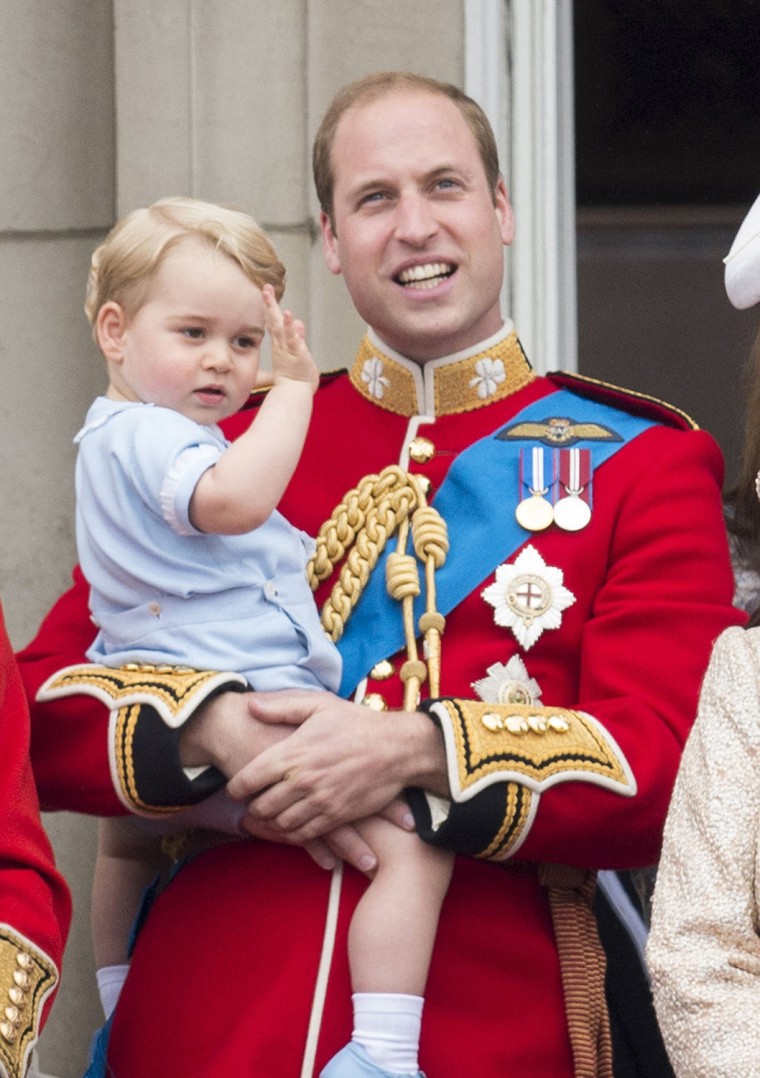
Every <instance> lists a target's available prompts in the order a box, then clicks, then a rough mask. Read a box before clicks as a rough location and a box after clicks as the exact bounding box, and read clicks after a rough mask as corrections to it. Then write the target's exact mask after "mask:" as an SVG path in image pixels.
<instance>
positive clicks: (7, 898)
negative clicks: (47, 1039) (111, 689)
mask: <svg viewBox="0 0 760 1078" xmlns="http://www.w3.org/2000/svg"><path fill="white" fill-rule="evenodd" d="M0 802H1V803H2V805H3V815H2V826H0V1000H1V1001H2V1007H0V1075H3V1076H6V1075H8V1076H10V1078H17V1076H20V1075H22V1074H25V1073H26V1065H27V1063H28V1060H29V1056H30V1054H31V1051H32V1048H33V1047H34V1044H35V1041H36V1040H37V1037H38V1035H39V1032H40V1029H41V1028H42V1026H43V1025H44V1023H45V1020H46V1019H47V1016H48V1013H49V1010H50V1005H51V1003H52V1001H53V999H54V995H55V989H56V987H57V985H58V979H59V971H60V967H61V959H62V958H63V949H64V945H65V943H66V936H67V934H68V930H69V921H70V919H71V900H70V897H69V892H68V888H67V887H66V884H65V883H64V881H63V879H62V878H61V876H60V875H59V873H58V872H57V871H56V868H55V864H54V862H53V851H52V849H51V847H50V843H49V841H48V839H47V836H46V834H45V832H44V830H43V828H42V824H41V822H40V816H39V805H38V802H37V792H36V790H35V787H34V780H33V778H32V768H31V764H30V760H29V714H28V710H27V703H26V699H25V698H24V691H23V687H22V684H21V680H20V678H19V675H18V669H17V667H16V661H15V658H14V656H13V652H12V650H11V646H10V642H9V640H8V637H7V634H6V631H5V623H4V621H3V616H2V610H0Z"/></svg>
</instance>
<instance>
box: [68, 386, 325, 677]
mask: <svg viewBox="0 0 760 1078" xmlns="http://www.w3.org/2000/svg"><path fill="white" fill-rule="evenodd" d="M75 441H76V442H77V443H78V445H79V453H78V457H77V465H76V492H77V520H76V524H77V545H78V551H79V560H80V564H81V566H82V570H83V572H84V575H85V577H86V579H87V580H88V582H89V584H90V589H91V591H90V609H91V612H92V617H93V621H94V622H95V624H96V625H97V627H98V629H99V633H98V636H97V638H96V640H95V642H94V644H93V645H92V647H91V648H90V650H89V651H88V653H87V657H88V658H89V659H90V660H91V661H92V662H97V663H104V664H106V665H108V666H120V665H122V664H123V663H125V662H150V663H171V664H178V665H180V664H181V665H187V666H191V667H194V668H196V669H199V670H229V671H236V672H239V673H242V674H243V675H244V676H245V677H246V678H247V680H248V682H249V684H250V685H251V687H252V688H253V689H256V690H269V689H282V688H291V687H304V688H327V689H330V690H332V691H335V690H336V689H337V688H338V685H339V683H340V675H341V659H340V656H339V654H338V651H337V649H336V648H335V647H334V645H333V644H332V643H331V642H330V640H329V639H328V637H327V636H326V635H325V633H324V631H323V629H322V627H321V625H320V623H319V616H318V613H317V609H316V605H315V603H314V598H313V596H312V593H311V589H310V588H309V585H308V583H307V580H306V573H305V569H306V562H307V560H308V558H309V556H310V554H311V551H312V549H313V546H314V544H313V540H312V539H310V538H309V536H307V535H306V533H305V532H302V531H299V530H298V529H296V528H294V527H293V526H292V525H291V524H289V523H288V521H287V520H285V518H284V517H283V516H282V514H281V513H278V512H277V511H275V512H273V513H272V515H271V516H270V517H269V519H268V520H266V521H265V523H264V524H262V525H261V526H260V527H259V528H256V529H255V530H254V531H252V532H248V533H246V534H245V535H208V534H205V533H203V532H199V531H198V530H197V529H195V528H194V527H193V525H192V524H191V523H190V519H189V506H190V498H191V496H192V493H193V490H194V489H195V485H196V483H197V482H198V479H199V478H200V476H201V475H202V474H203V472H204V471H205V470H206V469H207V468H209V467H210V466H211V465H213V464H214V463H215V461H216V460H218V458H219V456H220V455H221V454H222V453H223V452H224V450H225V448H226V447H227V445H228V444H229V443H228V442H227V441H226V439H225V438H224V435H223V434H222V432H221V430H220V429H219V428H218V427H216V426H204V425H202V424H199V423H195V422H194V421H193V420H191V419H187V418H186V417H185V416H183V415H180V414H179V412H174V411H172V410H170V409H168V408H160V407H157V406H155V405H151V404H140V403H131V402H120V401H112V400H109V399H107V398H106V397H98V398H97V400H96V401H95V402H94V403H93V405H92V406H91V408H90V410H89V412H88V414H87V419H86V422H85V425H84V427H83V428H82V430H81V431H80V432H79V434H78V435H77V437H76V439H75Z"/></svg>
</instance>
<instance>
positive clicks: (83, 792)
mask: <svg viewBox="0 0 760 1078" xmlns="http://www.w3.org/2000/svg"><path fill="white" fill-rule="evenodd" d="M87 603H88V587H87V583H86V582H85V579H84V577H83V576H82V573H81V571H80V570H79V569H78V568H77V569H75V570H74V585H73V587H72V588H70V589H69V591H67V592H66V593H65V594H64V595H62V596H61V598H60V599H59V600H58V602H57V603H56V604H55V606H54V607H53V608H52V610H51V611H50V613H49V614H48V615H47V617H46V618H45V620H44V621H43V622H42V625H41V626H40V629H39V632H38V633H37V636H36V637H35V638H34V640H32V642H31V643H30V644H29V645H28V646H27V647H26V648H24V649H23V650H22V651H20V652H19V654H18V664H19V669H20V671H21V677H22V680H23V683H24V688H25V690H26V694H27V698H28V700H29V705H30V709H31V716H32V743H31V755H32V764H33V766H34V775H35V779H36V781H37V787H38V789H39V792H40V800H41V802H42V807H43V809H46V810H56V809H67V810H69V811H72V812H86V813H92V814H95V815H99V816H106V815H122V814H124V812H125V809H124V806H123V805H122V804H121V802H120V801H119V799H118V797H117V796H116V793H115V791H114V787H113V783H112V781H111V773H110V768H109V763H108V718H109V715H108V709H107V708H106V707H105V706H104V705H103V704H101V703H99V702H98V701H97V700H95V699H93V698H91V697H88V696H83V695H79V696H71V697H66V698H63V699H59V700H54V701H51V702H49V703H46V704H44V705H42V704H37V703H36V702H35V696H36V694H37V690H38V689H39V687H40V685H41V684H42V683H43V682H44V681H45V680H46V678H48V677H49V676H50V675H51V674H54V673H55V672H56V671H57V670H60V669H61V668H62V667H64V666H68V665H70V664H74V663H81V662H85V661H86V660H85V651H86V650H87V648H88V647H89V646H90V644H91V643H92V641H93V639H94V636H95V630H94V628H93V625H92V622H91V620H90V614H89V608H88V605H87Z"/></svg>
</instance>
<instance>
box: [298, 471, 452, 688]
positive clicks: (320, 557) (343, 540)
mask: <svg viewBox="0 0 760 1078" xmlns="http://www.w3.org/2000/svg"><path fill="white" fill-rule="evenodd" d="M410 525H411V531H412V544H413V546H414V553H415V555H416V558H415V556H413V555H411V554H407V552H406V547H407V542H408V534H409V528H410ZM396 531H398V541H397V548H396V551H395V552H392V553H391V554H389V556H388V560H387V567H386V586H387V588H388V593H389V594H390V595H391V596H392V597H393V598H394V599H396V600H398V601H399V602H400V603H401V610H402V617H403V622H404V636H405V639H406V652H407V661H406V662H405V663H404V666H403V668H402V670H401V676H402V678H403V680H404V707H405V708H407V709H413V708H415V707H416V706H417V703H418V701H419V695H420V688H421V686H422V683H423V681H424V680H425V679H426V677H427V678H429V687H430V694H431V695H432V696H437V695H439V694H440V681H441V635H442V633H443V630H444V626H445V623H446V622H445V618H444V617H443V615H442V614H440V613H439V612H438V610H437V609H436V589H435V572H436V570H437V569H440V567H441V566H442V565H443V564H444V562H445V560H446V554H447V553H448V549H449V542H448V536H447V533H446V524H445V522H444V520H443V518H442V517H441V515H440V513H438V512H437V510H435V509H434V508H433V507H432V506H429V505H428V504H427V501H426V499H425V494H424V492H423V490H422V487H421V486H420V484H419V483H418V481H417V480H416V479H415V477H414V476H413V475H410V474H409V473H408V472H405V471H404V470H403V469H402V468H399V467H398V466H397V465H391V466H390V467H388V468H384V469H383V471H382V472H380V473H378V474H377V475H369V476H366V477H365V478H364V479H362V480H361V482H360V483H359V484H358V485H357V486H356V487H354V488H353V489H352V490H350V491H349V492H348V493H347V494H346V495H345V497H344V498H343V500H342V501H341V502H340V504H339V505H337V506H336V508H335V509H334V510H333V513H332V515H331V516H330V519H329V520H327V521H326V522H325V523H324V524H323V525H322V527H321V528H320V530H319V535H318V536H317V545H316V550H315V552H314V554H313V555H312V558H311V560H310V562H309V565H308V576H309V583H310V585H311V587H312V590H315V589H316V588H317V587H318V585H319V584H320V583H322V581H323V580H326V579H327V578H328V577H329V576H330V575H331V574H332V573H333V571H334V569H335V567H336V566H337V565H338V563H339V562H340V561H341V560H343V559H344V558H345V561H344V564H343V566H342V567H341V570H340V574H339V576H338V580H337V581H336V583H335V584H334V586H333V589H332V591H331V593H330V596H329V598H328V599H327V601H326V602H325V604H324V606H323V608H322V615H321V617H322V626H323V628H324V630H325V632H326V633H327V634H328V636H329V637H330V638H331V639H332V640H333V641H338V640H339V639H340V637H341V636H342V634H343V630H344V628H345V625H346V622H347V621H348V618H349V616H350V614H351V611H352V610H353V608H354V606H355V605H356V603H357V602H358V601H359V597H360V596H361V594H362V591H363V590H364V588H365V586H366V584H367V581H368V580H369V577H370V574H371V572H372V570H373V569H374V568H375V566H376V565H377V561H378V558H379V557H380V555H381V554H382V552H383V550H384V549H385V546H386V544H387V542H388V540H389V539H390V538H391V536H392V535H393V534H394V532H396ZM418 561H419V562H421V563H422V564H423V565H424V567H425V587H426V610H425V613H424V614H423V615H422V617H421V619H420V625H419V629H420V631H421V632H422V634H423V636H424V661H422V660H421V659H420V658H419V654H418V650H417V640H416V633H415V626H414V600H415V598H416V597H417V596H418V595H419V593H420V579H419V567H418Z"/></svg>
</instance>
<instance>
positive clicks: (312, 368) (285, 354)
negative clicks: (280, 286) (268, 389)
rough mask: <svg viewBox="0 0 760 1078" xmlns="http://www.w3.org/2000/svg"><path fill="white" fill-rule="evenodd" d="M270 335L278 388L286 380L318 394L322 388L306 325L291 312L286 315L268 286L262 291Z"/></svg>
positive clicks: (273, 372)
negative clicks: (299, 383) (319, 386)
mask: <svg viewBox="0 0 760 1078" xmlns="http://www.w3.org/2000/svg"><path fill="white" fill-rule="evenodd" d="M261 292H262V295H263V297H264V309H265V320H264V324H265V326H266V329H267V332H268V333H269V336H270V337H271V340H272V381H273V384H274V385H278V384H280V383H282V382H283V381H285V380H290V381H294V382H306V383H307V384H308V385H310V386H311V388H312V390H315V389H316V388H317V386H318V384H319V369H318V367H317V365H316V363H315V362H314V358H313V356H312V354H311V352H310V351H309V348H308V345H307V344H306V331H305V328H304V324H303V322H302V321H301V320H300V319H298V318H294V317H293V315H292V314H291V313H290V311H283V310H281V309H280V305H279V303H278V302H277V300H276V299H275V295H274V289H273V288H272V286H271V285H270V284H265V285H264V287H263V288H262V290H261Z"/></svg>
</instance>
